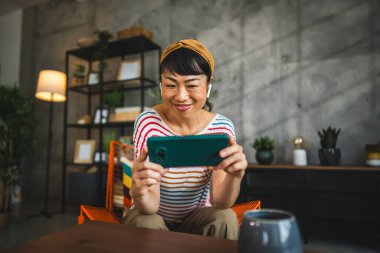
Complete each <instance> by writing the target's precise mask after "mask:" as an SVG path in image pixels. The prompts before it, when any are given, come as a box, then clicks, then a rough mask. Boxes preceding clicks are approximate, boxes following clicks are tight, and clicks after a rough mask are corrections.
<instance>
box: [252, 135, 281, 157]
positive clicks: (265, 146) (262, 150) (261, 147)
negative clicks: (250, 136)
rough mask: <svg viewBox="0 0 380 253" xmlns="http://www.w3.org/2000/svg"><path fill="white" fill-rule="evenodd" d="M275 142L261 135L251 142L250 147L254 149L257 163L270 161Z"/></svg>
mask: <svg viewBox="0 0 380 253" xmlns="http://www.w3.org/2000/svg"><path fill="white" fill-rule="evenodd" d="M275 143H276V142H275V140H274V139H272V138H270V137H268V136H262V137H258V138H256V139H255V141H254V142H253V143H252V147H253V148H254V149H255V150H256V160H257V162H258V163H259V164H271V163H272V161H273V158H274V155H273V149H274V146H275Z"/></svg>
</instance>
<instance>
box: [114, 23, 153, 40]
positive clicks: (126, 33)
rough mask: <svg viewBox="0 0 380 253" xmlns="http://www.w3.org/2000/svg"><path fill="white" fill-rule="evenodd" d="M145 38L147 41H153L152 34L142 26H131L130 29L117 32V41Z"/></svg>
mask: <svg viewBox="0 0 380 253" xmlns="http://www.w3.org/2000/svg"><path fill="white" fill-rule="evenodd" d="M141 35H143V36H145V37H146V38H147V39H149V40H153V33H152V32H151V31H149V30H147V29H145V28H144V27H142V26H132V27H130V28H127V29H124V30H121V31H118V32H117V39H118V40H121V39H127V38H131V37H136V36H141Z"/></svg>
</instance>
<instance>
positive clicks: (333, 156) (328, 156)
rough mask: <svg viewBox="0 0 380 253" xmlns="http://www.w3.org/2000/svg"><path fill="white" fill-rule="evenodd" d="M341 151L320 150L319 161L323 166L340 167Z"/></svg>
mask: <svg viewBox="0 0 380 253" xmlns="http://www.w3.org/2000/svg"><path fill="white" fill-rule="evenodd" d="M340 156H341V155H340V149H338V148H320V149H319V161H320V163H321V165H339V162H340Z"/></svg>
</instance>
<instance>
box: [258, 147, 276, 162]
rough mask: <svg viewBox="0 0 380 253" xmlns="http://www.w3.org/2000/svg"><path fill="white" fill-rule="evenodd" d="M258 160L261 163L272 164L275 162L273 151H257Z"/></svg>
mask: <svg viewBox="0 0 380 253" xmlns="http://www.w3.org/2000/svg"><path fill="white" fill-rule="evenodd" d="M256 160H257V162H258V163H259V164H271V163H272V162H273V151H272V150H258V151H257V152H256Z"/></svg>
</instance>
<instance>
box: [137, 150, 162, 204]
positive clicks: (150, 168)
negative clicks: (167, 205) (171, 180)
mask: <svg viewBox="0 0 380 253" xmlns="http://www.w3.org/2000/svg"><path fill="white" fill-rule="evenodd" d="M147 157H148V148H147V147H146V146H145V147H144V148H143V150H142V151H141V154H140V156H139V158H137V160H135V162H134V163H133V166H132V187H131V197H132V198H136V197H143V196H145V195H147V192H148V191H149V190H151V189H152V188H153V186H159V184H160V181H161V176H162V175H163V174H165V173H166V171H167V170H165V169H164V168H162V166H161V165H159V164H156V163H152V162H149V161H147V160H146V159H147Z"/></svg>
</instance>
